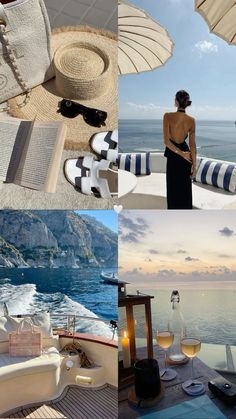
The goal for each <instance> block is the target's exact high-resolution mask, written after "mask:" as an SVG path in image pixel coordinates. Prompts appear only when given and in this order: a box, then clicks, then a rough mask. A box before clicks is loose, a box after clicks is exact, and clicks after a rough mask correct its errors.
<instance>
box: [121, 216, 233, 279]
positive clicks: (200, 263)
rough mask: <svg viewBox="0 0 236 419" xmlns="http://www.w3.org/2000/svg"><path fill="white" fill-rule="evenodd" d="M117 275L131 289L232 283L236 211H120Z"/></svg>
mask: <svg viewBox="0 0 236 419" xmlns="http://www.w3.org/2000/svg"><path fill="white" fill-rule="evenodd" d="M119 230H120V233H119V265H120V268H119V272H120V277H121V278H122V279H124V280H126V281H127V282H131V283H132V284H136V283H137V284H140V285H141V284H145V285H153V286H154V285H155V283H160V282H163V283H169V282H176V281H178V283H182V282H193V281H194V282H198V281H211V282H212V281H234V280H235V284H236V218H235V212H233V211H230V210H228V211H210V212H209V211H178V212H176V211H151V210H150V211H141V210H139V211H134V210H132V211H122V213H121V214H120V216H119Z"/></svg>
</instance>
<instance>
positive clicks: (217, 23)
mask: <svg viewBox="0 0 236 419" xmlns="http://www.w3.org/2000/svg"><path fill="white" fill-rule="evenodd" d="M205 1H206V0H203V2H202V3H201V4H200V5H199V6H198V9H200V7H201V6H202V5H203V4H204V3H205ZM231 7H232V6H230V8H229V9H228V10H226V11H225V13H224V14H223V15H222V16H221V17H220V18H219V20H218V21H217V22H216V23H215V25H214V26H212V27H211V26H210V24H209V26H210V30H211V31H214V29H215V28H216V26H217V25H219V23H220V22H221V20H222V19H223V18H224V17H225V16H226V15H227V13H228V12H229V11H230V9H231ZM233 38H234V37H233ZM231 42H232V41H231Z"/></svg>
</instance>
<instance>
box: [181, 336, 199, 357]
mask: <svg viewBox="0 0 236 419" xmlns="http://www.w3.org/2000/svg"><path fill="white" fill-rule="evenodd" d="M200 349H201V341H200V340H199V339H195V338H183V339H182V340H181V351H182V352H183V353H184V355H186V356H187V357H188V358H194V357H195V356H196V355H197V354H198V352H199V351H200Z"/></svg>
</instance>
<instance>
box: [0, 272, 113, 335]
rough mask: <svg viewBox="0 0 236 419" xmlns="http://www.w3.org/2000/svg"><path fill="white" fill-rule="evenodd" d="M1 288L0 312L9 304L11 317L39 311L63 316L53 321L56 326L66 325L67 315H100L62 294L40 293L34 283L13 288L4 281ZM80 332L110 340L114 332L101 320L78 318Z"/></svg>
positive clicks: (77, 327) (7, 280) (94, 316)
mask: <svg viewBox="0 0 236 419" xmlns="http://www.w3.org/2000/svg"><path fill="white" fill-rule="evenodd" d="M1 283H2V284H1V285H0V312H3V304H4V303H6V304H7V307H8V310H9V314H10V315H17V314H34V313H37V312H40V311H49V312H50V313H53V314H54V313H55V314H61V315H63V316H65V317H63V316H60V317H58V318H56V317H55V318H54V317H53V320H52V323H53V326H60V327H64V326H66V320H67V315H68V314H71V315H77V316H85V317H92V318H94V319H96V318H98V316H97V315H96V314H95V313H93V312H92V311H91V310H89V309H87V308H86V307H85V306H83V305H82V304H80V303H78V302H76V301H74V300H72V299H71V298H69V297H68V296H66V295H65V294H63V293H60V292H56V293H51V294H47V293H44V294H42V293H39V292H37V290H36V285H35V284H24V285H12V284H9V279H7V278H6V279H5V280H4V281H1ZM76 330H77V331H78V332H83V333H89V334H92V335H97V336H103V337H106V338H108V339H111V337H112V332H111V328H110V326H109V325H108V324H106V323H104V322H100V321H93V320H89V319H88V320H87V319H85V318H83V319H78V321H77V324H76Z"/></svg>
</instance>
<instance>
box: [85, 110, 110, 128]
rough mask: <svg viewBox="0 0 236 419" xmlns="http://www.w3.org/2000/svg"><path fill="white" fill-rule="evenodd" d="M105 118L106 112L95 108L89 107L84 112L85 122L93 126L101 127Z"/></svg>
mask: <svg viewBox="0 0 236 419" xmlns="http://www.w3.org/2000/svg"><path fill="white" fill-rule="evenodd" d="M106 118H107V113H106V112H103V111H98V110H96V109H90V110H87V111H86V112H84V120H85V122H87V124H89V125H92V126H94V127H101V126H102V125H105V124H104V122H105V120H106Z"/></svg>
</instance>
